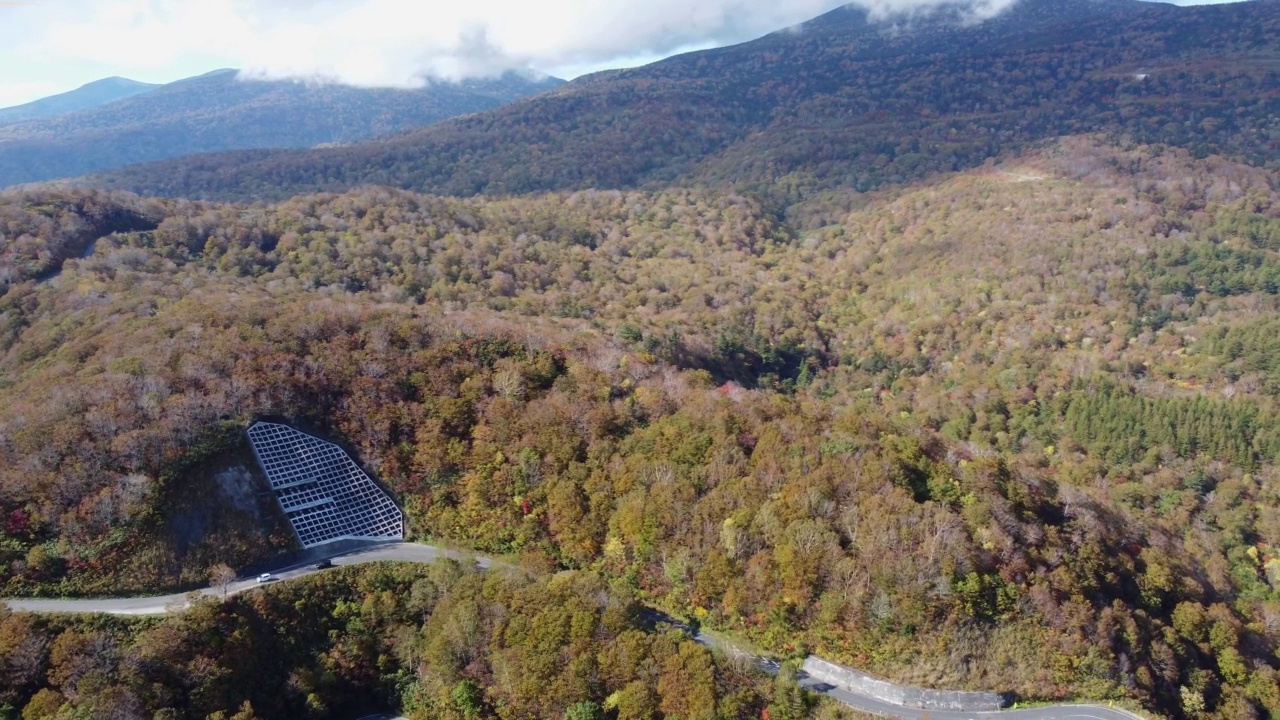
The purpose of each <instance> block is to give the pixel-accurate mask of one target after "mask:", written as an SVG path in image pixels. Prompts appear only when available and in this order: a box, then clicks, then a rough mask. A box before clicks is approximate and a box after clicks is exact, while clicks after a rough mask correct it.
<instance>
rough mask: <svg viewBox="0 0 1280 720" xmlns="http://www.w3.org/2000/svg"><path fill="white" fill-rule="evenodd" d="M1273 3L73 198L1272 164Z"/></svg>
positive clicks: (147, 181)
mask: <svg viewBox="0 0 1280 720" xmlns="http://www.w3.org/2000/svg"><path fill="white" fill-rule="evenodd" d="M1277 36H1280V3H1277V2H1275V1H1274V0H1253V1H1251V2H1241V3H1234V4H1226V5H1211V6H1198V7H1177V6H1174V5H1166V4H1162V3H1147V2H1138V1H1137V0H1022V1H1021V2H1019V3H1018V4H1016V5H1014V6H1013V8H1012V9H1011V10H1009V11H1008V12H1006V13H1004V14H1003V15H1001V16H999V17H997V18H996V19H993V20H989V21H987V22H985V23H971V22H961V21H960V20H958V19H957V18H955V17H953V16H951V15H949V14H943V15H934V16H922V17H917V18H915V19H914V20H911V21H909V22H908V21H903V22H899V23H896V24H888V25H885V24H879V23H870V22H869V21H868V18H867V14H866V12H865V11H862V10H857V9H842V10H838V11H836V12H834V13H831V14H830V15H827V16H825V17H823V18H820V19H818V20H815V21H814V22H812V23H809V24H807V25H806V26H804V27H802V28H800V29H798V30H788V31H784V32H780V33H777V34H774V35H770V36H767V37H765V38H762V39H760V40H757V41H754V42H750V43H746V44H744V45H739V46H736V47H730V48H724V49H719V50H710V51H705V52H699V53H691V54H688V55H683V56H679V57H675V58H671V59H669V60H665V61H663V62H660V63H656V64H653V65H649V66H646V67H643V68H638V69H635V70H627V71H620V72H611V73H604V74H600V75H597V76H591V77H587V78H583V79H580V80H577V81H575V82H573V83H570V84H569V85H567V86H565V87H564V88H562V89H560V90H557V91H556V92H554V93H550V94H546V95H543V96H540V97H538V98H534V99H531V100H529V101H527V102H520V103H516V104H513V105H511V106H509V107H506V108H502V109H499V110H496V111H493V112H488V113H482V114H479V115H475V116H470V117H466V118H460V119H457V120H453V121H450V122H446V123H442V124H439V125H436V126H432V127H430V128H425V129H422V130H417V131H413V132H409V133H406V134H403V135H400V136H396V137H393V138H389V139H386V140H381V141H377V142H370V143H364V144H358V145H355V146H352V147H344V148H335V149H327V150H321V151H309V152H272V153H249V154H228V155H221V156H211V157H200V158H192V159H184V160H176V161H172V162H167V163H160V164H155V165H146V166H140V167H136V168H128V169H126V170H122V171H119V172H115V173H110V174H107V175H103V176H100V177H96V178H92V179H90V180H88V181H86V182H87V183H88V184H90V185H93V186H96V187H103V188H113V189H125V190H132V191H136V192H141V193H143V194H147V195H168V196H185V197H195V198H207V199H232V200H252V199H283V198H286V197H289V196H292V195H295V194H298V193H300V192H314V191H345V190H348V189H351V188H353V187H356V186H359V185H361V184H366V183H374V184H381V185H391V186H396V187H400V188H404V189H410V190H415V191H422V192H431V193H439V194H444V195H454V196H470V195H474V194H477V193H483V194H488V195H506V194H524V193H530V192H539V191H548V190H576V189H591V188H594V189H605V188H614V189H627V188H638V187H643V188H655V189H656V188H661V187H665V186H667V185H668V184H670V183H671V182H673V181H674V182H678V183H680V184H697V185H703V186H706V185H710V186H715V187H724V186H729V187H732V188H736V189H738V190H740V191H750V192H753V193H756V194H759V195H761V196H762V197H764V198H765V199H766V200H767V201H768V202H770V203H771V204H783V205H790V204H792V203H794V202H797V201H798V200H801V199H803V198H805V197H807V196H808V195H809V194H811V193H812V192H815V191H819V190H823V189H829V188H839V189H853V190H858V191H866V190H870V189H874V188H879V187H884V186H888V185H893V184H899V183H903V182H910V181H912V180H915V179H919V178H921V177H924V176H927V175H929V174H931V173H937V172H951V171H956V170H961V169H965V168H972V167H975V166H979V165H981V164H982V163H983V161H985V160H986V159H988V158H991V157H994V156H997V155H1000V154H1001V153H1005V152H1010V151H1015V150H1017V149H1019V148H1023V147H1026V146H1028V145H1031V144H1034V143H1036V142H1038V141H1042V140H1046V139H1052V138H1055V137H1058V136H1060V135H1067V134H1076V133H1081V132H1104V133H1107V134H1109V135H1110V136H1113V137H1117V138H1124V139H1126V140H1128V141H1135V142H1140V143H1152V142H1159V143H1164V144H1169V145H1173V146H1178V147H1183V148H1186V149H1188V150H1190V151H1191V152H1192V153H1194V154H1195V155H1197V156H1201V157H1203V156H1205V155H1207V154H1209V153H1225V154H1228V155H1230V156H1232V157H1234V158H1237V159H1240V160H1244V161H1246V162H1249V163H1253V164H1255V165H1259V166H1270V167H1272V168H1274V167H1275V161H1276V157H1277V145H1276V143H1277V141H1278V140H1280V127H1278V126H1277V120H1276V118H1277V117H1280V95H1278V94H1277V90H1276V88H1278V87H1280V66H1277V60H1276V57H1275V53H1274V45H1275V38H1276V37H1277Z"/></svg>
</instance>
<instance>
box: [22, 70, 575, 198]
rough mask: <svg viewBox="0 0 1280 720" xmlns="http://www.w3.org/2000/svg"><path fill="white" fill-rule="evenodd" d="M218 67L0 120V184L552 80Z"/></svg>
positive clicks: (502, 95) (243, 145)
mask: <svg viewBox="0 0 1280 720" xmlns="http://www.w3.org/2000/svg"><path fill="white" fill-rule="evenodd" d="M237 75H238V74H237V73H236V71H234V70H224V71H219V72H215V73H210V74H208V75H203V76H200V77H196V78H190V79H187V80H181V81H178V82H175V83H172V84H169V85H165V86H163V87H161V88H159V89H157V90H153V91H151V92H149V93H146V94H145V95H140V96H137V97H131V98H127V99H124V100H121V101H118V102H113V103H110V104H107V105H103V106H100V107H96V108H92V109H89V110H85V111H82V112H77V113H72V114H66V115H60V116H57V117H48V118H43V119H38V120H33V121H29V122H23V123H17V124H12V125H8V126H0V186H5V185H13V184H18V183H25V182H35V181H40V180H48V179H53V178H59V177H68V176H74V175H81V174H84V173H88V172H93V171H97V170H104V169H109V168H114V167H120V166H123V165H128V164H132V163H139V162H148V161H154V160H163V159H166V158H172V157H177V156H181V155H187V154H191V153H202V152H214V151H221V150H237V149H250V148H302V147H312V146H314V145H318V144H324V143H349V142H353V141H356V140H362V139H366V138H370V137H373V136H376V135H380V134H385V133H392V132H397V131H401V130H405V129H408V128H412V127H417V126H420V125H426V124H429V123H433V122H438V121H440V120H443V119H446V118H449V117H453V116H455V115H464V114H467V113H474V112H479V111H481V110H488V109H491V108H494V107H497V106H499V105H502V104H504V103H507V102H510V101H512V100H515V99H517V98H521V97H524V96H526V95H531V94H534V93H537V92H540V91H542V90H546V89H549V88H552V87H555V86H556V85H558V84H560V83H561V81H560V80H556V79H554V78H547V79H538V80H535V79H530V78H527V77H525V76H523V75H518V74H515V73H509V74H507V75H505V76H503V77H500V78H497V79H494V80H483V81H470V82H466V83H461V84H452V83H438V84H433V85H431V86H429V87H426V88H423V89H421V90H396V89H372V88H355V87H348V86H341V85H320V84H308V83H301V82H291V81H274V82H262V81H248V80H240V79H239V78H238V77H237Z"/></svg>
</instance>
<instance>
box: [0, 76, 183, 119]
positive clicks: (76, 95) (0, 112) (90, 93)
mask: <svg viewBox="0 0 1280 720" xmlns="http://www.w3.org/2000/svg"><path fill="white" fill-rule="evenodd" d="M158 87H161V86H160V85H153V84H151V83H144V82H138V81H137V80H130V79H128V78H122V77H109V78H104V79H102V80H97V81H94V82H91V83H89V84H88V85H82V86H80V87H78V88H76V89H75V90H72V91H70V92H64V93H61V94H59V95H51V96H49V97H47V98H41V99H39V100H36V101H34V102H29V103H26V104H25V105H15V106H13V107H7V108H0V125H7V124H9V123H15V122H23V121H26V120H36V119H38V118H44V117H50V116H53V115H62V114H65V113H71V112H76V111H78V110H88V109H89V108H95V107H98V106H99V105H106V104H107V103H110V102H115V101H116V100H123V99H125V98H127V97H133V96H134V95H141V94H142V93H145V92H150V91H152V90H155V89H156V88H158Z"/></svg>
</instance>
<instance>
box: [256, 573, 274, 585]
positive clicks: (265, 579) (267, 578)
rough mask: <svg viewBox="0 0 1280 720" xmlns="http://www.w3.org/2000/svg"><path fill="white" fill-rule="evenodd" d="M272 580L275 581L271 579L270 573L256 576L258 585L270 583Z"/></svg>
mask: <svg viewBox="0 0 1280 720" xmlns="http://www.w3.org/2000/svg"><path fill="white" fill-rule="evenodd" d="M272 580H275V578H273V577H271V573H262V574H261V575H259V576H258V582H260V583H266V582H271V581H272Z"/></svg>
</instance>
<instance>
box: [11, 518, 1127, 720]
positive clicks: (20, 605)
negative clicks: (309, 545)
mask: <svg viewBox="0 0 1280 720" xmlns="http://www.w3.org/2000/svg"><path fill="white" fill-rule="evenodd" d="M442 557H451V558H454V559H456V560H463V561H465V560H467V559H469V558H470V559H472V560H473V561H474V562H475V564H476V566H477V567H479V568H482V569H488V568H490V567H492V566H493V565H494V564H495V563H494V561H492V560H490V559H489V558H484V557H478V556H472V555H469V554H466V553H460V552H457V551H453V550H446V549H444V548H438V547H434V546H431V545H420V544H417V543H388V544H384V545H375V546H372V547H368V548H364V549H361V550H355V551H352V552H349V553H346V554H343V555H340V556H337V557H334V558H331V560H332V562H333V564H334V565H335V566H341V565H361V564H364V563H371V562H379V561H384V560H389V561H397V562H418V563H429V562H434V561H435V560H438V559H440V558H442ZM315 563H316V561H311V562H309V563H306V564H300V565H292V566H288V567H283V568H280V569H279V570H276V571H274V572H272V573H271V575H272V577H273V578H274V580H273V582H281V581H285V580H292V579H294V578H299V577H303V576H306V575H310V574H312V573H316V572H323V570H320V569H318V568H316V565H315ZM259 586H260V583H258V581H257V579H256V578H248V579H240V580H237V581H235V582H234V583H231V584H230V585H228V586H227V587H226V589H225V594H226V595H233V594H236V593H241V592H245V591H247V590H252V589H253V588H255V587H259ZM223 595H224V589H223V588H221V587H219V588H206V589H204V590H197V591H192V592H190V593H177V594H173V595H159V596H155V597H145V598H118V599H99V600H39V599H25V598H15V599H6V600H3V601H0V602H3V603H4V604H6V605H8V606H9V608H10V609H12V610H15V611H18V612H36V613H106V614H110V615H160V614H164V613H169V612H180V611H181V610H183V609H184V608H186V607H187V605H188V604H189V603H190V601H191V598H192V597H200V596H205V597H222V596H223ZM649 619H650V620H653V621H655V622H670V623H671V624H674V625H680V623H678V622H676V621H674V620H672V619H671V618H668V617H666V616H665V615H662V614H661V613H658V612H656V611H649ZM681 627H683V626H681ZM686 629H687V628H686ZM694 640H695V641H696V642H698V643H699V644H701V645H704V646H707V647H711V648H718V649H720V650H722V651H724V652H725V653H727V654H729V655H733V656H740V657H748V658H751V659H753V660H754V661H755V663H756V664H757V665H758V666H759V667H760V669H761V670H763V671H764V672H767V673H769V674H776V673H777V672H778V663H777V662H776V661H774V660H771V659H768V658H764V657H760V656H756V655H753V654H751V653H749V652H747V651H745V650H743V649H741V648H739V647H737V646H735V645H733V644H732V643H731V642H730V641H728V640H726V639H724V638H721V637H713V636H710V635H707V634H706V633H702V632H697V633H694ZM801 682H802V684H804V685H805V686H806V687H808V688H809V689H810V690H812V691H813V692H816V693H821V694H823V695H827V696H829V697H831V698H833V699H835V700H838V701H840V702H842V703H844V704H846V705H848V706H850V707H852V708H855V709H857V710H861V711H863V712H868V713H873V714H876V715H882V716H885V717H891V718H901V719H902V720H983V719H987V718H999V720H1140V718H1138V716H1137V715H1134V714H1132V713H1129V712H1125V711H1123V710H1119V709H1116V708H1109V707H1103V706H1100V705H1047V706H1044V707H1037V708H1026V709H1021V710H1001V711H998V712H964V711H949V710H918V709H915V708H910V707H904V706H902V705H895V704H893V703H888V702H884V701H882V700H878V699H876V698H874V697H871V696H868V695H862V694H858V693H854V692H851V691H849V690H848V689H845V688H840V687H836V686H834V685H831V684H829V683H825V682H822V681H819V680H816V679H814V678H810V677H803V676H802V679H801Z"/></svg>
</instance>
